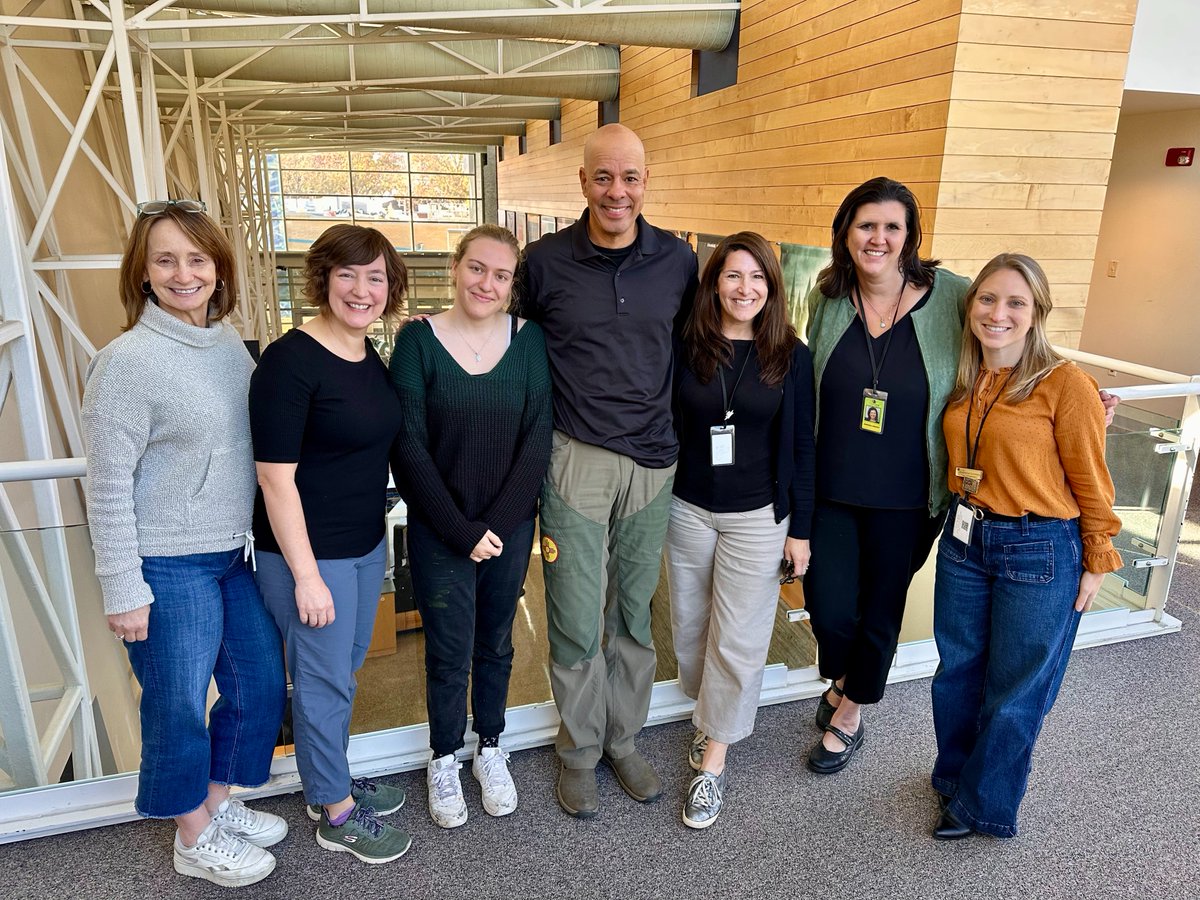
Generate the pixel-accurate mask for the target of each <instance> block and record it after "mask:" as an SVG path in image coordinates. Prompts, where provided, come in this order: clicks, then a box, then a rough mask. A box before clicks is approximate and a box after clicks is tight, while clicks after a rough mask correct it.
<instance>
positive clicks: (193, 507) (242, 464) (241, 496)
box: [188, 441, 258, 525]
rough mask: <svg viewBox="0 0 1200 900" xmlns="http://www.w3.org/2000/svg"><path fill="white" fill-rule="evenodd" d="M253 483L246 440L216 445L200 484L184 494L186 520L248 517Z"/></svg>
mask: <svg viewBox="0 0 1200 900" xmlns="http://www.w3.org/2000/svg"><path fill="white" fill-rule="evenodd" d="M257 485H258V481H257V478H256V476H255V473H254V452H253V449H252V448H251V444H250V441H242V442H240V443H237V444H232V445H230V446H228V447H218V448H217V449H215V450H213V451H212V453H210V454H209V457H208V468H207V470H206V471H205V473H204V480H203V481H201V482H200V488H199V489H198V490H197V491H196V493H194V494H193V495H192V496H191V497H190V498H188V521H189V522H190V523H191V524H192V525H208V524H218V523H228V524H233V525H238V524H241V523H243V522H245V521H248V520H249V518H250V513H251V510H252V509H253V507H254V493H255V490H256V488H257Z"/></svg>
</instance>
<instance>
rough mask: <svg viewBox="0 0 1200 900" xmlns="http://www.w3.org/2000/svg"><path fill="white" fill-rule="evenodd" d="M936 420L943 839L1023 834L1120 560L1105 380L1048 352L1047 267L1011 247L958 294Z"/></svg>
mask: <svg viewBox="0 0 1200 900" xmlns="http://www.w3.org/2000/svg"><path fill="white" fill-rule="evenodd" d="M965 304H966V323H967V327H966V328H964V329H963V343H962V357H961V361H960V363H959V369H958V380H957V386H956V388H955V391H954V392H953V393H952V394H951V397H950V403H949V405H948V406H947V408H946V414H945V417H944V418H943V420H942V427H943V430H944V432H945V435H946V444H947V448H948V450H949V455H950V467H949V485H950V490H951V492H952V493H953V494H955V498H954V502H953V504H952V506H951V508H950V515H949V517H948V519H947V522H946V527H945V529H944V533H943V535H942V540H941V543H940V545H939V549H938V559H937V582H936V587H935V590H934V624H933V628H934V638H935V640H936V641H937V647H938V652H939V654H940V655H941V665H940V666H939V667H938V671H937V674H936V675H935V676H934V680H933V720H934V731H935V733H936V735H937V744H938V756H937V762H936V763H935V764H934V767H933V779H932V780H933V786H934V788H935V789H936V790H937V791H938V793H939V794H940V795H941V798H942V804H941V806H942V813H941V818H940V819H939V820H938V823H937V825H936V827H935V828H934V831H933V836H934V837H935V838H937V839H939V840H954V839H957V838H963V837H967V836H968V835H970V834H971V833H972V832H976V831H978V832H982V833H985V834H990V835H993V836H995V837H1001V838H1007V837H1014V836H1015V835H1016V833H1017V808H1018V807H1019V806H1020V803H1021V798H1022V797H1023V796H1024V794H1025V787H1026V783H1027V780H1028V776H1029V769H1030V760H1031V757H1032V754H1033V745H1034V742H1035V741H1036V740H1037V736H1038V732H1039V731H1040V730H1041V727H1042V720H1043V718H1044V717H1045V715H1046V713H1048V712H1049V711H1050V707H1051V706H1052V705H1053V704H1054V699H1055V696H1056V695H1057V694H1058V688H1059V685H1060V684H1061V683H1062V678H1063V674H1064V672H1065V671H1066V667H1067V660H1068V658H1069V657H1070V654H1071V646H1072V644H1073V642H1074V639H1075V631H1076V629H1077V628H1078V627H1079V618H1080V615H1081V614H1082V613H1083V612H1084V611H1086V610H1087V609H1088V608H1089V607H1090V606H1091V605H1092V601H1093V600H1094V599H1095V597H1096V593H1097V592H1098V591H1099V590H1100V585H1101V582H1102V581H1103V580H1104V573H1106V572H1112V571H1115V570H1116V569H1118V568H1120V566H1121V557H1120V555H1119V554H1118V553H1117V551H1116V550H1115V549H1113V545H1112V537H1113V535H1115V534H1117V532H1118V531H1120V528H1121V522H1120V520H1119V519H1118V518H1117V517H1116V515H1114V514H1113V509H1112V503H1113V495H1114V492H1113V484H1112V478H1111V477H1110V476H1109V473H1108V469H1107V467H1106V466H1105V463H1104V419H1105V411H1104V407H1103V405H1102V404H1101V402H1100V397H1099V395H1098V393H1097V391H1096V382H1095V381H1093V380H1092V378H1091V377H1090V376H1088V375H1087V374H1085V373H1084V372H1083V371H1082V370H1080V369H1078V368H1076V367H1075V366H1074V365H1072V364H1071V363H1069V362H1067V361H1065V360H1064V359H1062V358H1061V357H1060V356H1058V354H1056V353H1055V352H1054V351H1053V350H1052V349H1051V347H1050V342H1049V340H1048V339H1047V337H1046V331H1045V323H1046V318H1047V316H1048V315H1049V313H1050V309H1051V302H1050V289H1049V286H1048V285H1047V282H1046V275H1045V273H1044V272H1043V271H1042V269H1041V267H1040V266H1039V265H1038V264H1037V263H1036V262H1035V261H1034V260H1032V259H1030V258H1029V257H1027V256H1022V255H1019V254H1013V253H1005V254H1001V255H1000V256H997V257H996V258H995V259H993V260H992V261H991V262H989V263H988V264H987V265H986V266H984V267H983V271H981V272H980V273H979V277H978V278H976V279H975V281H974V283H973V284H972V285H971V287H970V288H969V289H968V291H967V295H966V298H965Z"/></svg>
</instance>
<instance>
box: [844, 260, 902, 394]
mask: <svg viewBox="0 0 1200 900" xmlns="http://www.w3.org/2000/svg"><path fill="white" fill-rule="evenodd" d="M906 287H908V282H907V281H906V282H905V283H904V284H902V285H900V299H899V300H897V301H896V308H895V309H893V310H892V324H891V325H889V326H888V336H887V340H886V341H884V342H883V352H882V353H880V354H879V363H878V364H876V362H875V345H874V342H873V341H872V340H871V329H869V328H867V307H866V306H865V305H864V303H863V298H862V291H860V290H859V289H858V285H855V286H854V294H855V298H856V299H857V301H858V305H857V306H856V307H855V309H856V311H857V312H858V313H859V316H858V320H859V321H860V322H862V327H863V334H865V335H866V336H867V355H868V356H869V357H870V358H871V390H874V391H878V390H879V373H880V372H882V371H883V361H884V360H885V359H887V353H888V348H890V347H891V346H892V334H893V333H894V332H895V331H896V316H898V315H900V303H901V301H903V300H904V289H905V288H906Z"/></svg>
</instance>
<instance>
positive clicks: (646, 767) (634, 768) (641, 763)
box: [604, 750, 663, 803]
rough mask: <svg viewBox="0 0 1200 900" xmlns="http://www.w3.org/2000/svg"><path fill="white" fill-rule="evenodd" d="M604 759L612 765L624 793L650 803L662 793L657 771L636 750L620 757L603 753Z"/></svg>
mask: <svg viewBox="0 0 1200 900" xmlns="http://www.w3.org/2000/svg"><path fill="white" fill-rule="evenodd" d="M604 761H605V762H606V763H608V764H609V765H610V766H612V770H613V772H614V773H615V774H616V776H617V781H619V782H620V783H621V787H623V788H624V789H625V793H627V794H628V795H629V796H630V797H632V798H633V799H634V800H636V801H638V802H639V803H651V802H653V801H655V800H657V799H658V798H659V797H661V796H662V795H663V786H662V780H661V779H660V778H659V777H658V773H656V772H655V771H654V769H653V768H652V767H651V765H650V763H648V762H646V758H645V757H644V756H642V754H640V753H638V752H637V751H636V750H634V751H633V752H632V753H630V754H629V755H628V756H622V757H621V758H620V759H613V758H612V757H611V756H608V755H607V754H605V756H604Z"/></svg>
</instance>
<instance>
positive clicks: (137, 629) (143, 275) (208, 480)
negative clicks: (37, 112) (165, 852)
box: [83, 200, 287, 887]
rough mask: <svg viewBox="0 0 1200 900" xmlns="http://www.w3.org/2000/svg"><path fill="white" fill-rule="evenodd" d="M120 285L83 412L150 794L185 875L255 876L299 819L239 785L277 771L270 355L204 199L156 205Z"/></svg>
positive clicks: (102, 559)
mask: <svg viewBox="0 0 1200 900" xmlns="http://www.w3.org/2000/svg"><path fill="white" fill-rule="evenodd" d="M120 292H121V302H122V304H123V305H124V307H125V312H126V314H127V317H128V321H127V322H126V326H125V328H126V331H125V333H124V334H122V335H121V336H120V337H118V338H117V339H116V340H114V341H113V342H112V343H110V344H109V345H108V346H107V347H105V348H104V349H103V350H101V351H100V352H99V353H98V354H97V355H96V358H95V359H94V360H93V361H92V364H91V366H90V367H89V369H88V374H87V386H86V388H85V390H84V396H83V423H84V429H85V434H86V438H87V443H88V481H87V508H88V520H89V522H90V525H91V533H92V545H93V547H94V549H95V554H96V575H97V577H98V578H99V580H100V586H101V590H102V591H103V594H104V610H105V612H106V613H107V614H108V626H109V628H110V629H112V631H113V633H114V634H116V636H117V638H118V639H120V640H121V641H123V642H124V646H125V649H126V651H127V652H128V653H129V661H130V665H131V666H132V668H133V672H134V674H135V675H136V676H137V679H138V681H139V682H140V684H141V686H142V699H141V723H142V765H141V771H140V775H139V780H138V794H137V799H136V801H135V806H136V808H137V811H138V812H139V813H140V814H141V815H143V816H146V817H148V818H155V819H167V818H170V819H174V820H175V825H176V829H177V830H176V835H175V848H174V854H175V860H174V861H175V870H176V871H177V872H179V873H181V874H184V875H190V876H193V877H197V878H204V879H207V880H208V881H211V882H213V883H215V884H219V885H222V886H225V887H238V886H241V885H247V884H253V883H254V882H256V881H259V880H261V879H263V878H265V877H266V876H267V875H269V874H270V873H271V871H272V870H273V869H274V868H275V858H274V857H273V856H272V855H271V854H270V853H268V852H267V851H266V850H264V849H262V848H264V847H268V846H270V845H272V844H274V843H276V842H278V841H280V840H282V839H283V837H284V835H286V834H287V823H286V822H285V821H284V820H283V819H281V818H279V817H278V816H275V815H271V814H270V813H264V812H256V811H254V810H251V809H249V808H247V807H246V806H244V805H243V804H242V802H241V801H240V800H238V799H236V798H234V797H231V796H230V795H229V788H230V786H231V785H241V786H256V785H259V784H262V783H264V782H265V781H266V780H267V778H268V776H269V774H270V773H269V769H270V763H271V756H272V752H273V748H274V745H275V737H276V735H277V734H278V731H279V723H280V720H281V718H282V715H283V704H284V696H285V688H284V678H283V671H284V670H283V658H282V652H281V644H280V639H279V632H278V631H277V630H276V628H275V624H274V622H273V621H272V620H271V617H270V616H269V615H268V614H267V611H266V609H265V607H264V606H263V602H262V598H261V597H260V595H259V593H258V590H257V588H256V587H255V583H254V578H253V577H252V575H251V574H250V572H249V570H248V569H247V567H246V564H245V562H244V559H243V547H244V546H246V545H247V544H248V542H249V539H250V522H251V512H252V508H253V503H254V488H255V476H254V458H253V454H252V452H251V447H250V422H249V414H248V410H247V405H246V395H247V391H248V389H249V383H250V373H251V371H252V370H253V368H254V363H253V361H252V360H251V358H250V355H249V353H247V352H246V348H245V346H244V345H243V343H242V340H241V338H240V336H239V335H238V333H237V332H236V331H235V330H234V329H233V328H232V327H231V326H230V325H229V324H227V323H226V322H223V321H221V320H222V319H224V318H225V317H226V316H227V315H228V314H229V313H230V312H231V311H232V310H233V309H234V307H235V306H236V305H237V297H236V287H235V274H234V258H233V250H232V248H231V247H230V246H229V242H228V241H227V240H226V238H225V236H224V234H222V232H221V231H220V229H219V228H218V227H217V225H216V224H215V223H214V222H213V221H212V220H211V219H209V218H208V216H207V215H205V214H204V205H203V204H202V203H200V202H199V201H195V200H179V201H153V202H150V203H143V204H140V205H139V207H138V218H137V221H136V222H135V223H134V226H133V231H132V233H131V235H130V238H129V244H128V246H127V247H126V249H125V255H124V258H123V259H122V261H121V272H120ZM214 678H215V679H216V682H217V688H218V690H219V692H220V699H219V700H218V701H217V702H216V704H215V705H214V706H213V707H212V709H211V711H207V710H206V698H207V693H208V686H209V682H210V681H211V680H212V679H214ZM206 712H207V721H206Z"/></svg>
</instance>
